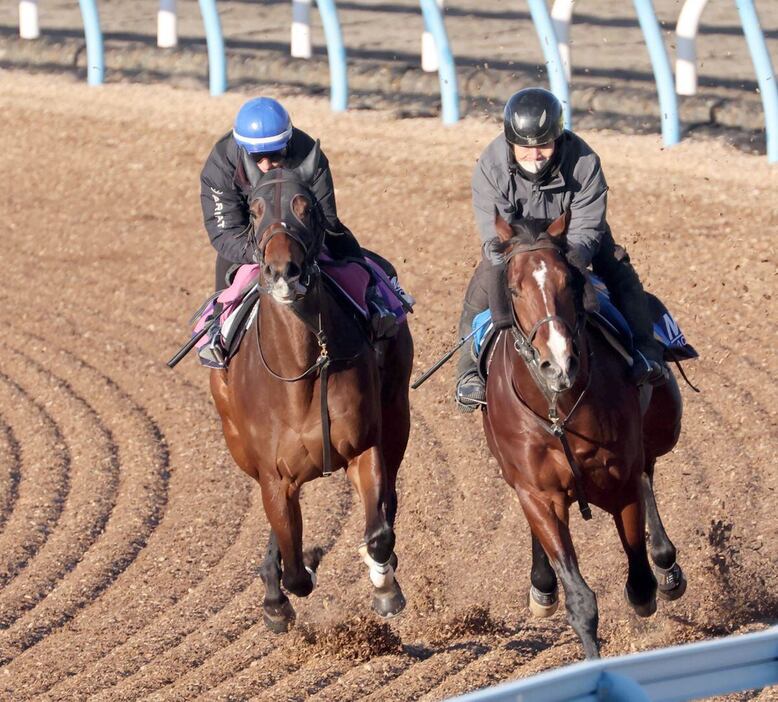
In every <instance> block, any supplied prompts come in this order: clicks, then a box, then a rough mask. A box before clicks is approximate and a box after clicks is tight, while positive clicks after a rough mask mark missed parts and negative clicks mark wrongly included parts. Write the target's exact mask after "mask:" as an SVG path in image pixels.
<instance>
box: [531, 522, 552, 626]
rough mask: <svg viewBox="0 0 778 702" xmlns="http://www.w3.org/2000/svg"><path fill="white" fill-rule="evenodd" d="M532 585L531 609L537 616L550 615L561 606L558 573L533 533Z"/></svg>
mask: <svg viewBox="0 0 778 702" xmlns="http://www.w3.org/2000/svg"><path fill="white" fill-rule="evenodd" d="M530 581H531V582H532V585H531V587H530V590H529V609H530V612H532V614H533V615H534V616H536V617H540V618H543V617H550V616H551V615H552V614H554V612H556V611H557V608H558V607H559V591H558V588H557V580H556V573H554V569H553V568H552V567H551V564H550V563H549V562H548V556H547V555H546V552H545V551H544V550H543V547H542V546H541V545H540V541H538V539H537V537H536V536H535V535H534V534H533V535H532V571H531V573H530Z"/></svg>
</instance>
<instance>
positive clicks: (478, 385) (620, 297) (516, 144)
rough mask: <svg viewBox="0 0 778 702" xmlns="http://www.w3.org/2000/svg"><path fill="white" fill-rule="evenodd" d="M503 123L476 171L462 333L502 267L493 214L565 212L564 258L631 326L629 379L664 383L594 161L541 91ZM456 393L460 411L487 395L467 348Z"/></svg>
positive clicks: (525, 97) (520, 96)
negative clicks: (476, 238) (475, 246)
mask: <svg viewBox="0 0 778 702" xmlns="http://www.w3.org/2000/svg"><path fill="white" fill-rule="evenodd" d="M503 126H504V134H501V135H500V136H498V137H497V138H496V139H494V141H492V142H491V144H489V146H487V147H486V149H485V150H484V152H483V153H482V154H481V157H480V158H479V160H478V163H477V164H476V167H475V170H474V172H473V179H472V194H473V210H474V212H475V220H476V224H477V225H478V229H479V233H480V236H481V241H482V253H483V258H482V260H481V262H480V263H479V265H478V267H477V268H476V270H475V273H474V274H473V278H472V279H471V281H470V284H469V286H468V288H467V293H466V294H465V301H464V309H463V311H462V316H461V318H460V322H459V333H460V335H461V336H466V335H467V334H469V333H470V331H471V329H472V323H473V318H474V316H475V315H476V314H478V313H479V312H481V311H482V310H484V309H486V308H487V307H488V306H489V295H488V290H489V289H490V288H491V285H492V282H493V281H494V280H495V277H496V276H498V275H499V274H500V272H501V270H502V268H503V266H504V259H503V257H502V255H501V254H500V253H499V252H498V251H497V248H496V244H497V243H499V239H498V238H497V231H496V229H495V212H497V213H498V214H499V215H500V216H501V217H502V218H503V219H505V220H506V221H507V222H508V223H511V222H515V221H516V220H518V219H520V218H522V217H532V218H535V219H555V218H557V217H559V216H560V215H561V214H562V213H563V212H566V211H569V213H570V224H569V226H568V230H567V243H568V252H567V258H568V261H569V262H570V263H571V264H572V265H574V266H576V267H578V268H580V269H585V268H587V267H589V266H590V265H591V267H592V269H593V270H594V273H595V274H596V275H598V276H599V277H600V278H602V280H603V282H604V283H605V284H606V286H607V287H608V290H609V291H610V293H611V298H612V300H613V302H614V303H615V304H616V305H617V307H618V308H619V310H620V311H621V313H622V314H623V315H624V317H625V318H626V320H627V322H628V323H629V325H630V327H631V329H632V332H633V335H634V343H635V350H636V353H635V363H634V364H633V366H632V368H631V370H630V376H631V379H632V380H633V381H634V382H635V383H636V384H638V385H640V384H645V383H647V384H651V385H660V384H662V383H663V382H665V381H666V379H667V372H668V371H667V368H666V366H665V365H664V360H663V349H662V347H661V345H660V344H659V343H658V342H657V341H656V340H655V339H654V335H653V325H652V322H651V316H650V314H649V310H648V302H647V300H646V295H645V293H644V291H643V286H642V285H641V283H640V279H639V278H638V275H637V273H636V272H635V269H634V268H633V267H632V264H631V263H630V260H629V256H628V255H627V252H626V251H625V250H624V249H623V248H622V247H621V246H618V245H617V244H616V243H615V242H614V240H613V236H612V234H611V230H610V227H609V226H608V223H607V221H606V206H607V192H608V186H607V184H606V182H605V176H604V175H603V172H602V168H601V166H600V159H599V157H598V156H597V154H595V153H594V151H592V149H591V148H590V147H589V146H588V145H587V144H586V142H584V141H583V139H581V138H580V137H579V136H577V135H575V134H573V133H572V132H570V131H567V130H565V129H564V126H563V115H562V105H561V103H560V102H559V100H557V98H556V97H555V96H554V95H553V94H552V93H550V92H549V91H547V90H543V89H542V88H526V89H524V90H520V91H519V92H517V93H515V94H514V95H513V96H511V98H510V99H509V100H508V102H507V103H506V105H505V110H504V113H503ZM493 276H494V277H493ZM455 396H456V400H457V404H458V406H459V408H460V409H461V410H462V411H464V412H472V411H473V410H474V409H475V408H476V407H478V406H479V405H480V404H482V403H483V402H484V400H485V398H486V392H485V388H484V384H483V381H482V380H481V379H480V377H479V375H478V371H477V369H476V365H475V360H474V359H473V356H472V352H471V349H470V344H465V345H464V347H463V348H462V352H461V355H460V359H459V364H458V369H457V387H456V395H455Z"/></svg>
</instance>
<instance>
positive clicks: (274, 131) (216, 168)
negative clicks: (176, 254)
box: [200, 97, 395, 336]
mask: <svg viewBox="0 0 778 702" xmlns="http://www.w3.org/2000/svg"><path fill="white" fill-rule="evenodd" d="M314 143H315V142H314V140H313V139H312V138H311V137H310V136H309V135H308V134H306V133H305V132H304V131H302V130H301V129H298V128H297V127H294V126H292V120H291V119H290V117H289V113H288V112H287V111H286V110H285V109H284V107H283V106H282V105H281V103H279V102H278V101H277V100H274V99H272V98H268V97H258V98H253V99H252V100H249V101H248V102H246V103H244V104H243V106H242V107H241V108H240V110H239V111H238V114H237V116H236V117H235V122H234V124H233V128H232V129H231V130H230V131H229V132H227V133H226V134H225V135H224V136H222V137H221V138H220V139H219V140H218V141H217V142H216V144H215V145H214V147H213V149H212V150H211V153H210V155H209V156H208V160H207V161H206V162H205V165H204V166H203V170H202V172H201V173H200V200H201V204H202V208H203V220H204V223H205V228H206V230H207V231H208V236H209V237H210V240H211V244H212V245H213V247H214V248H215V249H216V252H217V255H216V290H221V289H223V288H224V287H226V286H227V285H228V281H227V275H228V273H229V271H230V269H232V268H233V267H234V265H235V264H242V263H255V261H254V258H253V254H254V251H252V250H250V249H249V247H248V243H249V237H248V234H249V231H250V227H251V221H250V217H249V196H250V194H251V185H250V184H249V180H248V178H247V176H246V174H245V172H244V170H243V165H242V163H241V155H240V154H241V150H244V151H246V152H247V153H248V154H249V155H250V156H251V158H253V159H254V161H255V162H256V164H257V166H258V167H259V170H260V171H262V172H263V173H267V172H268V171H269V170H271V169H273V168H277V167H279V166H284V167H287V168H295V167H297V166H299V165H300V164H301V163H302V162H303V160H304V159H305V157H306V156H307V155H308V154H309V153H310V151H311V149H312V148H313V147H314ZM308 186H309V187H310V189H311V192H312V193H313V195H314V197H315V198H316V200H317V202H318V205H319V211H320V214H321V216H322V220H323V222H324V227H325V237H324V243H325V245H326V246H327V250H328V253H329V254H330V256H332V258H334V259H337V260H342V259H345V258H356V259H362V258H363V256H364V253H363V251H362V249H361V247H360V246H359V243H358V242H357V240H356V238H355V237H354V235H353V234H352V233H351V231H350V230H349V229H348V228H347V227H346V226H345V225H344V224H343V223H342V222H341V221H340V219H338V214H337V210H336V208H335V190H334V187H333V184H332V173H331V172H330V167H329V161H328V160H327V157H326V156H325V155H324V152H321V155H320V158H319V165H318V169H317V171H316V173H315V174H314V176H313V179H312V181H311V182H310V183H309V184H308ZM371 256H373V257H374V258H376V259H380V257H379V256H377V255H375V254H371ZM382 262H383V260H379V263H382ZM368 295H369V302H370V303H371V306H372V308H373V312H374V314H373V319H372V323H373V328H374V330H376V332H377V333H378V335H379V336H380V335H384V334H386V333H389V332H391V328H392V327H393V326H394V325H395V319H394V315H392V313H391V312H390V311H389V310H388V309H387V308H386V306H385V305H384V304H383V299H382V298H381V295H380V293H378V292H377V291H375V290H372V291H369V292H368Z"/></svg>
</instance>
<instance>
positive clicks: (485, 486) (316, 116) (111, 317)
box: [0, 72, 778, 702]
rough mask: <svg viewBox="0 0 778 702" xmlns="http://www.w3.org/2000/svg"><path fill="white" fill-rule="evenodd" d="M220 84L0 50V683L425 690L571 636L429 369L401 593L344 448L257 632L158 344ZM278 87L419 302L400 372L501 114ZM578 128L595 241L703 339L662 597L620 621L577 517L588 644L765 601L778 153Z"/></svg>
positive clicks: (610, 645)
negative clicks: (446, 112)
mask: <svg viewBox="0 0 778 702" xmlns="http://www.w3.org/2000/svg"><path fill="white" fill-rule="evenodd" d="M244 98H245V96H242V95H238V94H230V95H228V96H225V97H222V98H220V99H212V98H210V97H208V95H207V94H206V93H205V92H203V91H197V92H194V91H192V92H189V91H185V90H173V89H170V88H166V87H164V86H141V85H109V86H104V87H102V88H99V89H94V88H88V87H87V86H85V85H82V84H81V83H77V82H74V81H73V80H71V79H69V78H60V77H55V76H29V75H25V74H22V73H10V72H5V73H3V74H0V114H2V126H3V128H2V129H1V130H0V164H2V172H3V174H4V175H5V179H4V185H3V188H2V191H1V192H0V218H1V220H2V223H3V241H4V246H3V254H2V271H3V278H4V283H5V284H4V286H3V289H2V291H0V302H1V304H0V323H2V329H3V335H2V337H3V341H2V356H1V358H2V360H1V361H0V699H1V700H4V701H5V700H13V701H14V702H16V701H22V700H86V699H89V700H99V701H105V702H108V701H109V700H111V701H113V700H141V699H142V700H159V701H163V700H165V701H167V700H170V701H172V700H196V699H201V700H273V701H277V700H308V699H310V700H317V701H318V702H325V701H327V702H335V701H342V702H347V701H350V700H358V699H359V700H362V699H364V700H375V701H384V700H397V701H404V700H428V701H432V700H443V699H445V698H446V697H447V696H450V695H453V694H456V693H460V692H464V691H467V690H473V689H476V688H479V687H482V686H485V685H489V684H493V683H496V682H499V681H504V680H509V679H515V678H521V677H525V676H527V675H530V674H532V673H536V672H538V671H542V670H546V669H548V668H552V667H556V666H559V665H562V664H566V663H570V662H573V661H576V660H578V659H579V658H580V657H581V649H580V647H579V644H578V641H577V639H576V637H575V635H574V634H573V632H572V630H571V629H570V628H569V627H568V626H567V624H566V623H565V620H564V617H563V613H562V611H560V612H559V613H558V614H557V615H555V616H554V617H553V618H551V619H548V620H533V619H530V617H529V613H528V611H527V609H526V593H527V588H528V584H529V565H530V541H529V535H528V530H527V526H526V523H525V521H524V517H523V515H522V514H521V511H520V508H519V506H518V504H517V502H516V500H515V499H514V498H513V496H512V494H511V492H510V490H509V488H508V487H507V485H506V484H505V483H504V481H503V479H502V478H501V476H500V474H499V470H498V468H497V465H496V463H495V462H494V460H493V459H491V457H490V455H489V453H488V451H487V449H486V445H485V442H484V440H483V435H482V430H481V425H480V420H479V419H478V418H477V417H474V416H460V415H458V414H457V413H456V412H455V411H454V408H453V405H452V402H451V400H450V389H451V383H452V373H453V369H452V368H449V367H447V368H446V370H444V371H442V372H440V373H438V374H437V375H436V376H434V377H433V378H432V379H431V380H430V381H429V382H428V383H427V384H425V385H424V386H422V388H421V389H420V390H418V391H415V392H413V394H412V412H413V419H412V434H411V440H410V446H409V448H408V452H407V455H406V459H405V462H404V465H403V467H402V470H401V474H400V482H399V499H400V508H399V517H398V522H397V539H398V540H397V553H398V556H399V559H400V569H399V572H398V577H399V579H400V582H401V584H402V586H403V589H404V592H405V594H406V596H407V598H408V607H407V609H406V611H405V613H404V614H403V616H402V617H401V618H398V619H396V620H395V621H393V622H391V623H389V624H388V625H387V624H384V623H381V622H379V621H377V620H376V619H375V618H374V616H373V615H372V613H371V611H370V587H369V581H368V578H367V572H366V569H365V567H364V565H363V564H362V563H361V562H360V559H359V557H358V554H357V546H358V544H359V541H360V538H361V533H362V530H363V516H362V509H361V506H360V505H359V503H358V499H357V498H356V496H355V495H354V494H353V493H352V490H351V488H350V486H349V484H348V482H347V481H346V480H345V479H344V476H343V475H342V473H341V474H336V475H334V476H333V477H331V478H329V479H327V480H318V481H316V482H314V483H312V484H310V485H308V486H306V488H305V489H304V497H303V502H304V515H305V520H306V521H305V528H306V535H305V540H306V544H307V545H309V546H313V545H319V546H321V547H323V548H324V549H325V550H326V555H325V557H324V559H323V561H322V564H321V567H320V569H319V587H318V588H317V589H316V590H315V591H314V593H313V595H312V596H311V597H309V598H307V599H305V600H298V599H294V600H293V604H294V606H295V608H296V610H297V613H298V625H297V627H296V628H295V629H294V630H293V631H292V632H291V633H289V634H287V635H284V636H275V635H273V634H271V633H270V632H269V631H267V630H266V628H265V626H264V624H263V623H262V611H261V599H262V584H261V581H260V579H259V577H258V573H257V568H258V565H259V563H260V560H261V558H262V555H263V549H264V545H265V540H266V535H267V524H266V521H265V518H264V515H263V512H262V508H261V502H260V499H259V490H258V488H257V487H256V486H255V485H253V484H252V483H251V481H250V480H249V479H248V478H247V477H245V476H244V474H243V473H242V472H240V471H239V470H238V469H237V468H236V467H235V466H234V465H233V463H232V460H231V459H230V457H229V455H228V453H227V451H226V448H225V445H224V441H223V439H222V436H221V431H220V426H219V422H218V419H217V416H216V412H215V410H214V408H213V406H212V403H211V399H210V396H209V392H208V379H207V371H205V370H204V369H203V368H201V367H200V366H199V365H198V364H197V363H196V362H195V360H194V359H193V358H189V359H187V360H186V361H185V362H183V363H182V364H180V366H179V367H177V368H176V369H175V370H170V369H168V368H167V366H166V365H165V361H166V360H167V359H168V358H169V356H170V355H171V354H172V353H173V352H174V351H175V350H176V349H177V348H178V346H179V345H180V344H181V343H182V342H183V340H184V339H185V338H186V335H187V331H188V330H187V326H186V320H187V318H188V316H189V315H190V314H191V313H192V312H193V311H194V310H195V309H196V308H197V307H198V306H199V304H200V302H201V301H202V299H203V298H204V297H205V296H206V295H207V294H209V293H210V292H211V291H210V288H209V285H210V282H211V279H212V266H213V258H214V256H213V251H212V250H211V248H210V245H209V243H208V241H207V238H206V235H205V233H204V230H203V228H202V224H201V220H200V207H199V191H198V174H199V169H200V167H201V165H202V162H203V160H204V159H205V157H206V156H207V153H208V151H209V149H210V147H211V145H212V143H213V141H214V140H215V139H216V138H217V137H218V136H219V135H220V134H222V133H223V132H224V131H226V129H227V128H228V126H229V124H230V121H231V118H232V116H233V115H234V113H235V111H236V110H237V108H238V106H239V105H240V103H241V102H242V100H243V99H244ZM288 107H289V108H290V111H291V113H292V115H293V118H294V120H295V122H296V124H298V125H299V126H300V127H301V128H303V129H305V130H307V131H309V132H311V133H314V134H315V135H317V136H319V137H320V138H321V139H322V144H323V147H324V149H325V150H326V152H327V154H328V155H329V157H330V160H331V161H332V163H333V171H334V177H335V182H336V186H337V195H338V203H339V210H340V213H341V216H342V218H343V219H344V221H345V222H346V223H347V224H348V225H349V226H350V227H351V228H352V229H353V230H354V231H355V232H356V233H357V234H358V236H359V238H360V240H361V241H362V242H363V244H364V245H366V246H369V247H370V248H373V249H376V250H378V251H380V252H381V253H382V254H384V255H386V256H388V257H389V258H391V259H392V260H393V261H394V262H395V263H396V264H397V267H398V268H399V270H400V272H401V277H402V281H403V283H404V285H405V286H406V287H407V289H409V290H410V291H412V292H413V293H414V294H415V295H416V297H417V299H418V305H417V309H416V313H415V314H414V315H413V317H412V319H411V328H412V332H413V334H414V337H415V343H416V350H417V360H416V370H415V372H416V373H418V372H419V371H421V370H422V369H424V368H426V367H427V366H429V365H431V363H432V362H433V361H434V360H436V359H437V358H438V357H439V356H440V355H441V354H442V353H443V352H444V350H445V349H446V348H447V347H448V345H449V344H451V343H452V342H453V341H454V340H455V326H456V321H457V318H458V314H459V304H460V300H461V297H462V294H463V292H464V288H465V285H466V283H467V280H468V276H469V273H470V272H471V270H472V269H473V267H474V265H475V263H476V261H477V256H478V244H477V238H476V235H475V233H474V228H473V220H472V215H471V212H470V195H469V179H470V173H471V169H472V167H473V164H474V162H475V160H476V158H477V156H478V154H479V153H480V151H481V150H482V148H483V147H484V146H485V145H486V143H487V142H488V141H489V140H490V139H491V138H492V137H493V136H494V135H495V134H496V127H495V124H494V123H492V122H486V121H478V120H475V119H468V120H466V121H464V122H463V123H461V124H458V125H456V126H455V127H452V128H443V127H442V126H441V125H440V123H439V122H438V120H436V119H426V120H425V119H414V120H401V121H400V120H396V119H394V118H393V117H391V115H389V114H386V113H382V112H370V113H366V112H352V113H347V114H344V115H337V116H336V115H333V114H332V113H331V112H330V110H329V107H328V104H327V102H326V101H325V100H323V99H312V98H292V99H290V100H288ZM583 136H584V137H585V138H586V139H587V140H589V142H590V143H591V144H592V145H593V146H594V147H595V148H596V149H597V150H598V151H599V153H600V154H601V156H602V160H603V164H604V167H605V171H606V175H607V177H608V180H609V183H610V185H611V194H610V221H611V225H612V227H613V229H614V232H615V234H616V237H617V239H618V240H620V241H621V242H623V243H624V244H626V245H627V246H628V248H629V250H630V252H631V255H632V257H633V259H634V261H635V262H636V264H637V267H638V270H639V271H640V272H641V275H642V278H643V280H644V282H645V283H646V286H647V287H649V288H650V289H651V290H652V291H654V292H655V293H657V294H659V295H660V297H662V298H663V299H664V300H665V302H666V303H667V304H668V305H669V307H670V308H671V310H672V311H673V312H674V313H675V315H676V316H677V318H678V320H679V321H680V323H681V325H682V328H683V329H684V331H685V332H686V335H687V337H688V338H689V340H690V341H691V342H692V343H693V344H694V345H695V347H696V348H697V349H698V350H699V351H700V354H701V359H700V360H699V361H697V362H693V363H690V364H687V371H688V373H689V375H690V377H691V378H692V380H693V381H694V382H695V383H696V384H698V385H699V386H700V387H701V389H702V393H701V394H699V395H696V394H694V393H693V392H691V391H690V390H689V388H687V387H685V386H684V387H683V394H684V400H685V412H686V414H685V424H684V430H683V435H682V437H681V440H680V442H679V445H678V447H677V449H676V450H675V451H674V452H673V453H672V454H671V455H669V456H667V457H665V458H664V459H662V460H661V461H660V463H659V466H658V469H657V492H658V499H659V502H660V509H661V511H662V513H663V517H664V520H665V524H666V525H667V528H668V532H669V533H670V536H671V538H672V539H673V541H674V542H675V544H676V546H677V547H678V550H679V561H680V563H681V564H682V566H683V568H684V570H685V572H686V575H687V577H688V580H689V589H688V592H687V594H686V595H685V597H684V598H683V599H682V600H680V601H678V602H676V603H670V604H664V603H660V605H659V611H658V612H657V614H656V615H655V616H654V617H653V618H651V619H649V620H638V619H636V618H635V616H634V615H633V614H632V613H631V610H629V609H628V608H627V607H626V606H625V604H624V602H623V599H622V589H623V584H624V579H625V576H626V559H625V557H624V555H623V553H622V551H621V548H620V546H619V543H618V538H617V535H616V532H615V529H614V528H613V525H612V523H611V521H610V519H608V518H607V517H606V516H605V515H604V514H602V513H596V516H595V518H594V519H593V520H592V521H591V522H589V523H584V522H582V520H581V519H580V518H579V517H578V516H577V515H575V516H573V522H574V523H573V534H574V538H575V542H576V545H577V549H578V554H579V557H580V561H581V564H582V570H583V573H584V576H585V577H586V578H587V580H588V582H589V584H590V585H591V586H592V588H593V589H594V590H595V591H596V592H597V595H598V601H599V607H600V622H601V623H600V634H601V637H602V640H603V654H604V655H608V656H612V655H618V654H622V653H627V652H631V651H637V650H644V649H649V648H654V647H658V646H667V645H671V644H675V643H682V642H687V641H694V640H699V639H703V638H708V637H712V636H719V635H724V634H727V633H731V632H745V631H750V630H755V629H760V628H764V627H765V626H766V625H768V624H770V623H775V622H776V620H777V619H778V528H777V527H776V525H777V524H778V517H776V507H778V477H777V476H778V474H777V473H776V470H775V463H774V461H775V456H776V454H777V453H778V439H777V438H776V436H777V432H776V408H778V385H777V384H776V382H775V378H776V373H777V372H778V364H777V363H776V356H775V350H774V347H775V343H776V331H775V330H776V328H778V315H777V314H776V304H775V296H776V294H778V290H776V257H775V235H776V230H777V229H778V196H777V195H776V193H777V192H778V169H776V168H775V167H772V168H771V167H770V166H768V164H767V161H766V159H765V158H764V157H757V156H749V155H744V154H742V153H739V152H736V151H734V150H732V149H731V148H729V147H727V146H726V145H724V144H721V143H718V142H715V141H694V142H686V143H683V144H681V145H680V146H678V147H676V148H673V149H671V150H666V149H663V148H662V147H661V143H660V139H659V137H654V136H624V135H617V134H610V133H585V134H584V135H583ZM728 699H730V700H746V699H748V700H758V701H759V702H765V701H767V700H775V699H778V692H776V690H775V689H773V690H764V691H758V692H754V693H745V694H740V695H733V696H730V697H729V698H728Z"/></svg>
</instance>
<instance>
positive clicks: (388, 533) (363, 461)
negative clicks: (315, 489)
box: [346, 446, 405, 619]
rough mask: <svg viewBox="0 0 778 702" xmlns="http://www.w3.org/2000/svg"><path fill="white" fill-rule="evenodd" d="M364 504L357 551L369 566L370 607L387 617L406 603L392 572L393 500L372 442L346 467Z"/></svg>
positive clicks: (376, 448)
mask: <svg viewBox="0 0 778 702" xmlns="http://www.w3.org/2000/svg"><path fill="white" fill-rule="evenodd" d="M346 473H347V475H348V477H349V480H351V482H352V484H353V485H354V487H355V488H356V490H357V492H358V493H359V497H360V498H361V500H362V505H363V506H364V508H365V541H364V543H363V544H362V545H361V546H360V548H359V553H360V555H361V556H362V558H363V559H364V561H365V564H366V565H367V566H368V568H369V569H370V580H371V582H372V583H373V588H374V590H373V610H374V611H375V612H376V614H378V615H379V616H381V617H384V618H387V619H388V618H390V617H393V616H395V615H396V614H399V613H400V612H401V611H402V610H403V608H404V607H405V597H404V596H403V593H402V590H401V589H400V585H399V583H398V582H397V579H396V578H395V575H394V564H395V563H396V561H395V563H393V562H392V561H393V558H394V529H393V528H392V525H391V524H390V522H389V516H388V515H389V512H390V510H391V506H392V500H391V499H390V496H389V494H388V489H387V487H388V486H387V482H388V480H387V476H386V470H385V467H384V463H383V460H382V455H381V450H380V448H379V447H377V446H375V447H373V448H371V449H369V450H367V451H365V452H364V453H363V454H361V455H360V456H359V457H358V458H356V459H354V460H353V461H351V463H350V464H349V466H348V469H347V471H346Z"/></svg>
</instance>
